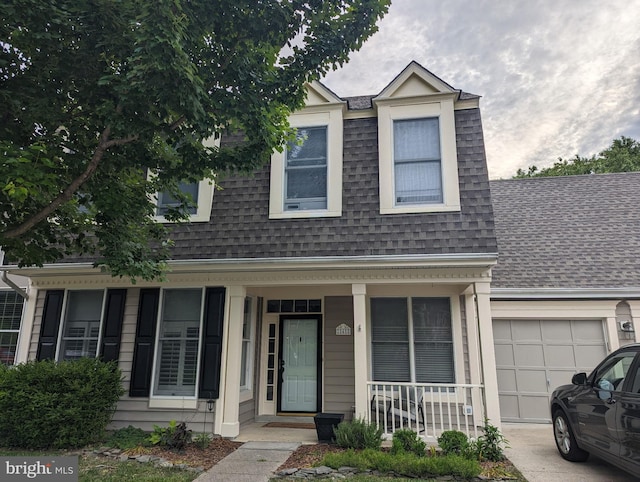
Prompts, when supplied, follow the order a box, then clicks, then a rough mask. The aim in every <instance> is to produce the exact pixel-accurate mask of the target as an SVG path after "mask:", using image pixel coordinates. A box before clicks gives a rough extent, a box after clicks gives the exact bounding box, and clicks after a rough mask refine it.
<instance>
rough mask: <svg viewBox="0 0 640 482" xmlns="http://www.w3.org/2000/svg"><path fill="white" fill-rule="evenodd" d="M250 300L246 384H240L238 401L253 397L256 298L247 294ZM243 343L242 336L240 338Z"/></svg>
mask: <svg viewBox="0 0 640 482" xmlns="http://www.w3.org/2000/svg"><path fill="white" fill-rule="evenodd" d="M247 298H249V299H250V300H251V318H250V320H249V347H248V349H247V364H246V367H245V370H246V371H245V380H246V382H247V385H244V386H240V403H242V402H246V401H248V400H251V399H253V385H254V380H253V365H254V364H255V346H256V318H257V313H256V310H257V308H258V303H257V298H256V297H253V296H247ZM242 343H243V345H244V338H243V339H242Z"/></svg>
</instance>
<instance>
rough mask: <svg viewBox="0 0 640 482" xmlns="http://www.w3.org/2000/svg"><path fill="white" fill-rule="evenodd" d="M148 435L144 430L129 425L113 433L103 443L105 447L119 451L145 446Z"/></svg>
mask: <svg viewBox="0 0 640 482" xmlns="http://www.w3.org/2000/svg"><path fill="white" fill-rule="evenodd" d="M148 437H149V434H147V433H146V432H145V431H144V430H142V429H141V428H137V427H132V426H131V425H129V426H128V427H126V428H121V429H119V430H116V431H115V432H113V433H112V434H111V435H110V436H109V437H108V438H107V440H106V441H105V445H107V446H109V447H115V448H118V449H121V450H128V449H132V448H134V447H139V446H141V445H142V446H144V445H147V444H148V442H147V439H148Z"/></svg>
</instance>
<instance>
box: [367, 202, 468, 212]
mask: <svg viewBox="0 0 640 482" xmlns="http://www.w3.org/2000/svg"><path fill="white" fill-rule="evenodd" d="M459 211H460V205H459V204H457V205H445V204H410V205H406V206H395V207H391V208H387V207H381V208H380V214H413V213H445V212H459Z"/></svg>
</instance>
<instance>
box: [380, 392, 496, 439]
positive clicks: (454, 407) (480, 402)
mask: <svg viewBox="0 0 640 482" xmlns="http://www.w3.org/2000/svg"><path fill="white" fill-rule="evenodd" d="M483 390H484V387H483V386H482V385H469V384H444V383H429V384H424V383H389V382H375V381H370V382H367V393H368V400H369V405H368V408H367V419H368V421H369V422H370V423H375V424H377V425H379V426H380V427H382V428H383V429H384V433H385V434H388V435H389V434H392V433H393V432H395V431H396V430H399V429H410V430H413V431H415V432H416V433H418V435H420V436H421V437H423V438H424V439H425V441H429V442H436V440H437V438H438V437H439V436H440V434H441V433H442V432H444V431H446V430H459V431H461V432H464V433H466V434H467V436H468V437H470V438H476V439H477V438H478V432H479V429H480V428H481V427H482V425H483V422H484V417H485V407H484V393H483Z"/></svg>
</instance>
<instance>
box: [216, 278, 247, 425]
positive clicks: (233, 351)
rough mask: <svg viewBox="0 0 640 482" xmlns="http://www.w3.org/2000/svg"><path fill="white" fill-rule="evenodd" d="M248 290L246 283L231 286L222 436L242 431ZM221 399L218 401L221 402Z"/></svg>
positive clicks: (225, 353)
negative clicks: (243, 326)
mask: <svg viewBox="0 0 640 482" xmlns="http://www.w3.org/2000/svg"><path fill="white" fill-rule="evenodd" d="M246 295H247V290H246V288H245V287H244V286H230V287H229V296H228V300H229V311H228V313H229V316H228V320H229V321H228V323H227V326H226V328H227V338H226V339H227V344H226V350H223V352H222V356H223V358H225V360H226V363H224V364H223V366H224V367H225V376H224V380H223V387H224V390H223V394H222V397H220V400H221V401H222V407H220V406H219V405H218V407H216V410H218V409H220V408H221V409H222V425H221V427H220V435H222V436H223V437H237V436H238V434H239V433H240V421H239V415H240V365H241V363H242V323H243V321H244V299H245V296H246ZM220 400H219V401H220Z"/></svg>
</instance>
